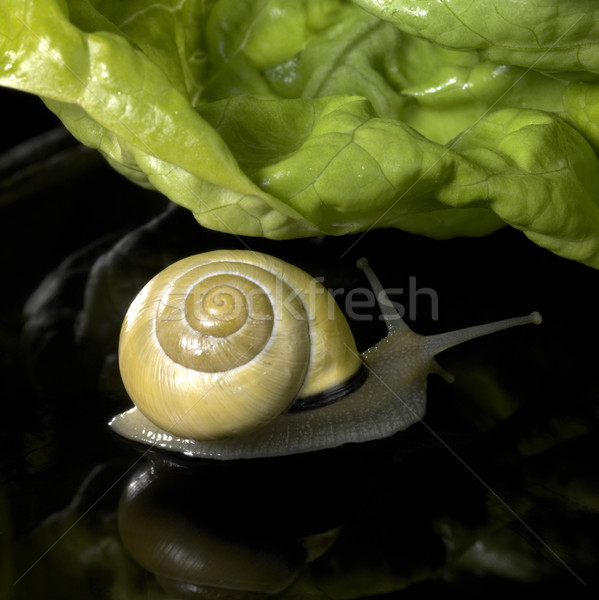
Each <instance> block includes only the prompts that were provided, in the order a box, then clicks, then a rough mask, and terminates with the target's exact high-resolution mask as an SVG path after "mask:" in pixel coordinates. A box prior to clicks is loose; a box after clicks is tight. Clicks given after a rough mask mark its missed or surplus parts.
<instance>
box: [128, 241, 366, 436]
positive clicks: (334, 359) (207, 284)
mask: <svg viewBox="0 0 599 600" xmlns="http://www.w3.org/2000/svg"><path fill="white" fill-rule="evenodd" d="M119 362H120V368H121V374H122V377H123V382H124V384H125V387H126V388H127V391H128V393H129V395H130V396H131V398H132V399H133V401H134V402H135V404H136V405H137V406H138V408H139V409H140V410H141V411H142V412H143V413H144V414H145V415H146V417H147V418H148V419H150V420H151V421H152V422H153V423H155V424H157V425H158V426H160V427H161V428H163V429H165V430H167V431H168V432H169V433H172V434H174V435H178V436H181V437H188V438H194V439H214V438H222V437H230V436H233V435H238V434H240V433H245V432H247V431H250V430H252V429H255V428H256V427H259V426H260V425H263V424H265V423H267V422H269V421H270V420H272V419H273V418H274V417H276V416H278V415H279V414H280V413H282V412H284V411H285V410H286V409H287V408H288V407H289V406H290V405H291V404H292V402H293V401H294V400H295V399H296V398H297V397H298V396H301V395H312V394H315V393H318V392H322V391H324V390H326V389H328V388H330V387H334V386H335V385H336V384H339V383H340V382H343V381H345V380H346V379H349V378H350V377H351V376H352V375H353V374H354V373H355V372H356V371H357V369H358V367H359V364H360V363H359V358H358V354H357V351H356V349H355V344H354V342H353V338H352V336H351V332H350V330H349V327H348V325H347V323H346V321H345V319H344V318H343V315H342V314H341V312H340V310H339V308H338V307H337V305H336V304H335V302H334V301H333V300H332V298H331V297H330V296H329V294H328V292H327V291H326V289H325V288H324V287H323V286H321V285H320V284H319V283H318V282H317V281H316V280H314V279H313V278H312V277H311V276H309V275H308V274H306V273H304V272H303V271H301V270H300V269H298V268H297V267H293V266H292V265H289V264H287V263H285V262H283V261H280V260H278V259H274V258H273V257H270V256H266V255H262V254H258V253H254V252H249V251H216V252H209V253H205V254H202V255H198V256H193V257H190V258H187V259H184V260H181V261H179V262H177V263H175V264H174V265H171V266H170V267H169V268H167V269H165V270H164V271H162V272H161V273H159V274H158V275H157V276H156V277H155V278H154V279H152V280H151V281H150V282H149V283H148V284H147V285H146V287H144V289H143V290H142V291H141V292H140V293H139V294H138V296H137V298H136V299H135V300H134V302H133V303H132V305H131V307H130V309H129V312H128V313H127V316H126V318H125V321H124V323H123V327H122V330H121V340H120V346H119Z"/></svg>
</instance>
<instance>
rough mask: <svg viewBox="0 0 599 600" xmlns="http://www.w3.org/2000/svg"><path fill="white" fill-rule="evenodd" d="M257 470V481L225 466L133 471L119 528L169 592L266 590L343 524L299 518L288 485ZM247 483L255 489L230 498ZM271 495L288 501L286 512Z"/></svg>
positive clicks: (322, 547)
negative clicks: (235, 501) (318, 524)
mask: <svg viewBox="0 0 599 600" xmlns="http://www.w3.org/2000/svg"><path fill="white" fill-rule="evenodd" d="M219 466H221V467H222V465H219ZM277 473H278V471H276V472H275V475H276V474H277ZM255 475H256V476H257V481H253V480H252V478H251V476H246V474H245V470H244V472H241V469H240V470H238V471H235V476H234V477H231V473H230V472H229V470H228V469H225V471H222V470H219V471H211V470H210V469H202V468H199V469H198V470H196V469H194V468H189V469H188V468H187V467H183V466H179V465H176V464H174V463H171V464H169V463H167V462H162V463H159V462H156V463H155V462H152V463H150V462H148V463H145V464H143V465H142V466H141V468H138V469H137V470H136V472H135V473H134V474H133V475H132V476H131V477H130V479H129V481H128V484H127V486H126V487H125V488H124V490H123V493H122V495H121V499H120V502H119V506H118V528H119V535H120V538H121V541H122V542H123V545H124V547H125V548H126V549H127V551H128V552H129V554H130V555H131V556H132V557H133V559H134V560H135V561H136V562H137V563H138V564H139V565H141V566H142V567H143V568H144V569H146V570H147V571H149V572H150V573H152V574H153V575H154V576H155V578H156V580H157V581H158V583H159V584H160V586H161V587H162V588H163V589H164V590H165V591H166V592H167V593H168V594H169V598H170V597H172V598H203V599H216V598H218V599H221V600H222V599H227V600H237V599H239V600H241V599H247V600H260V599H265V598H268V597H270V596H272V595H274V594H278V593H279V592H281V591H282V590H284V589H285V588H287V587H289V586H290V585H291V584H292V583H293V582H294V581H295V580H296V579H297V577H298V576H299V575H300V574H301V573H302V572H303V570H304V569H305V568H307V567H308V565H309V564H310V563H312V562H313V561H314V560H315V559H317V558H319V557H320V556H322V555H323V554H324V553H325V552H327V551H328V550H329V548H330V547H331V546H332V544H333V543H334V542H335V540H336V539H337V537H338V534H339V533H340V531H341V526H340V525H331V526H330V527H325V528H323V529H316V530H315V529H313V528H310V526H309V524H308V525H307V524H306V523H304V524H303V525H301V526H296V523H295V521H294V519H293V514H294V513H295V512H296V511H293V510H291V511H290V510H289V507H290V506H292V505H293V502H294V498H293V496H292V495H291V494H292V493H291V492H289V493H288V492H287V491H286V489H280V488H279V484H280V479H279V478H278V477H274V478H272V477H271V478H270V480H269V479H268V477H267V474H266V473H264V474H263V473H260V472H258V473H256V474H255ZM245 484H247V485H248V486H250V485H251V486H254V485H256V489H255V490H254V492H253V493H252V494H248V495H247V496H246V498H245V499H244V502H243V503H242V504H243V505H242V506H241V505H240V506H235V505H233V506H232V505H231V499H232V498H237V497H238V493H239V489H240V485H245ZM304 487H305V488H306V489H308V487H309V486H307V485H305V484H304ZM325 488H326V486H324V487H323V489H322V490H320V492H322V493H323V496H322V497H321V498H326V497H327V492H326V489H325ZM295 489H296V488H295V486H294V490H295ZM248 496H249V497H248ZM312 498H313V492H312ZM276 502H284V503H285V507H286V509H287V510H286V512H285V513H284V512H283V511H282V510H281V511H279V510H277V508H276V506H273V505H275V503H276ZM273 508H274V510H273ZM285 515H286V516H285ZM303 528H305V530H302V529H303Z"/></svg>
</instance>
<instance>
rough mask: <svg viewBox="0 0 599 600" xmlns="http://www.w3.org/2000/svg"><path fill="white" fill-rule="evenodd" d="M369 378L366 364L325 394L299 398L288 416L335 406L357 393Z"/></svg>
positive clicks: (290, 408)
mask: <svg viewBox="0 0 599 600" xmlns="http://www.w3.org/2000/svg"><path fill="white" fill-rule="evenodd" d="M367 377H368V369H367V368H366V366H365V365H364V364H362V365H360V367H359V368H358V370H357V371H356V372H355V373H354V374H353V375H352V376H351V377H350V378H349V379H346V380H345V381H343V382H342V383H340V384H338V385H336V386H334V387H332V388H329V389H328V390H324V391H323V392H319V393H318V394H312V395H310V396H305V397H303V398H297V399H296V400H295V402H294V403H293V404H292V405H291V406H290V407H289V409H288V410H287V413H286V414H295V413H300V412H306V411H308V410H316V409H317V408H322V407H323V406H328V405H329V404H333V403H335V402H337V401H338V400H341V399H342V398H344V397H345V396H347V395H349V394H351V393H353V392H355V391H356V390H357V389H358V388H359V387H361V386H362V385H363V384H364V382H365V381H366V378H367Z"/></svg>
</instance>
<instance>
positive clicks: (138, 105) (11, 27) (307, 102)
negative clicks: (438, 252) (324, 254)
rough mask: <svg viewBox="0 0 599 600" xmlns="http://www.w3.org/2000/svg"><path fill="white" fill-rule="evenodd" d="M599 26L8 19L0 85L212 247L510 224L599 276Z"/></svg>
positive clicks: (467, 231) (100, 8) (16, 14)
mask: <svg viewBox="0 0 599 600" xmlns="http://www.w3.org/2000/svg"><path fill="white" fill-rule="evenodd" d="M595 4H596V3H593V2H590V1H587V2H579V1H578V2H560V3H559V10H558V5H557V2H556V1H554V2H546V1H544V2H540V0H527V1H526V2H522V1H519V2H515V1H512V2H508V3H503V4H502V5H501V8H498V7H496V6H495V3H491V2H489V1H484V2H483V1H481V2H479V3H473V2H471V1H460V0H454V1H453V2H452V3H451V4H449V3H447V2H418V1H414V2H410V3H406V2H401V1H395V0H391V1H389V2H386V3H381V2H370V1H367V0H360V1H358V0H356V1H355V2H351V1H349V0H345V1H344V0H203V1H200V0H130V1H128V2H119V1H117V0H31V1H29V2H27V3H22V2H20V1H18V0H7V2H4V3H3V4H2V6H1V7H0V53H1V56H2V58H1V61H2V63H1V64H0V84H1V85H4V86H7V87H12V88H15V89H19V90H23V91H26V92H29V93H33V94H36V95H38V96H40V97H41V98H42V99H43V100H44V102H45V103H46V104H47V106H48V107H49V108H50V109H51V110H52V111H53V112H55V113H56V114H57V115H58V116H59V118H60V119H61V120H62V122H63V123H64V124H65V126H66V127H67V128H68V129H69V130H70V131H71V133H72V134H73V135H74V136H75V137H76V138H77V139H79V140H80V141H81V142H82V143H84V144H86V145H88V146H90V147H93V148H97V149H98V150H99V151H100V152H101V153H102V154H103V155H104V156H105V157H106V158H107V160H108V161H109V162H110V164H111V165H113V166H114V167H115V168H116V169H117V170H118V171H119V172H121V173H122V174H123V175H125V176H126V177H128V178H129V179H131V180H133V181H135V182H137V183H139V184H140V185H144V186H146V187H150V188H154V189H156V190H158V191H160V192H161V193H163V194H165V195H166V196H167V197H168V198H170V199H171V200H172V201H173V202H176V203H178V204H180V205H182V206H185V207H186V208H188V209H189V210H190V211H192V212H193V214H194V216H195V218H196V219H197V220H198V222H199V223H201V224H202V225H204V226H206V227H209V228H212V229H216V230H219V231H224V232H228V233H233V234H238V235H250V236H265V237H269V238H273V239H286V238H294V237H306V236H313V235H320V234H328V235H342V234H345V233H355V232H361V231H366V230H369V229H371V228H376V227H397V228H401V229H403V230H405V231H409V232H412V233H419V234H424V235H427V236H430V237H435V238H449V237H453V236H458V235H469V236H481V235H486V234H488V233H490V232H492V231H495V230H496V229H498V228H500V227H502V226H504V225H506V224H508V225H511V226H513V227H515V228H517V229H519V230H521V231H523V232H524V234H525V235H527V236H528V237H529V238H530V239H531V240H533V241H534V242H535V243H537V244H539V245H541V246H543V247H545V248H547V249H549V250H551V251H553V252H555V253H557V254H559V255H560V256H564V257H567V258H570V259H574V260H577V261H580V262H582V263H584V264H587V265H590V266H592V267H594V268H599V206H598V202H597V198H598V191H599V162H598V161H597V157H596V152H599V133H598V123H599V121H598V118H599V114H598V113H597V111H598V110H599V109H597V108H596V107H597V106H599V102H597V95H598V94H599V87H598V86H599V83H598V82H596V79H597V74H598V73H599V54H598V47H599V46H598V43H597V40H598V37H597V27H598V26H597V19H595V18H593V15H594V14H595V12H596V9H595ZM359 5H360V6H359ZM364 9H366V10H364ZM583 15H587V17H586V18H582V17H583ZM508 16H509V19H508Z"/></svg>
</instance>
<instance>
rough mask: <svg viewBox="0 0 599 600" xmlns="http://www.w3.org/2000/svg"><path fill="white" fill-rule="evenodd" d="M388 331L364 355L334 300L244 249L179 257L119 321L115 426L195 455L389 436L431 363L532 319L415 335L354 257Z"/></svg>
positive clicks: (413, 405)
mask: <svg viewBox="0 0 599 600" xmlns="http://www.w3.org/2000/svg"><path fill="white" fill-rule="evenodd" d="M358 267H359V268H360V269H361V270H363V272H364V273H365V275H366V277H367V278H368V280H369V282H370V285H371V287H372V289H373V291H374V293H375V296H376V298H377V301H378V304H379V307H380V310H381V313H382V317H383V319H384V320H385V322H386V325H387V329H388V333H387V335H386V337H384V338H383V339H382V340H381V341H379V342H378V343H377V344H375V345H374V346H373V347H372V348H369V349H368V350H366V351H365V352H363V353H359V352H358V350H357V348H356V344H355V342H354V339H353V336H352V332H351V330H350V327H349V325H348V323H347V321H346V319H345V317H344V315H343V313H342V311H341V309H340V308H339V307H338V306H337V304H336V302H335V301H334V299H333V298H332V296H331V295H330V294H329V292H328V290H327V289H326V288H325V287H324V286H323V285H322V284H321V283H320V282H318V281H317V280H316V279H314V278H312V277H311V276H310V275H308V274H307V273H305V272H304V271H302V270H301V269H299V268H298V267H295V266H293V265H291V264H288V263H287V262H284V261H282V260H279V259H277V258H274V257H272V256H269V255H265V254H260V253H257V252H252V251H248V250H236V251H228V250H217V251H213V252H206V253H204V254H199V255H195V256H191V257H188V258H185V259H183V260H180V261H178V262H176V263H174V264H172V265H171V266H169V267H167V268H166V269H165V270H164V271H162V272H161V273H159V274H158V275H156V276H155V277H154V278H153V279H152V280H151V281H150V282H148V284H147V285H146V286H145V287H144V288H143V289H142V290H141V291H140V292H139V294H138V295H137V297H136V298H135V299H134V301H133V302H132V304H131V306H130V308H129V310H128V311H127V314H126V316H125V319H124V321H123V325H122V329H121V335H120V340H119V367H120V371H121V376H122V380H123V383H124V386H125V389H126V391H127V393H128V395H129V396H130V398H131V399H132V401H133V403H134V405H135V406H134V407H133V408H132V409H130V410H127V411H125V412H124V413H122V414H119V415H117V416H115V417H114V418H113V419H112V420H111V421H110V423H109V426H110V428H111V429H112V430H113V431H114V432H116V433H117V434H119V435H120V436H123V437H125V438H127V439H129V440H131V441H134V442H141V443H144V444H146V445H150V446H153V447H157V448H162V449H164V450H167V451H173V452H179V453H182V454H184V455H187V456H190V457H201V458H210V459H220V460H230V459H244V458H262V457H273V456H285V455H291V454H300V453H305V452H313V451H318V450H324V449H329V448H334V447H337V446H340V445H343V444H348V443H359V442H367V441H372V440H377V439H382V438H387V437H389V436H391V435H393V434H395V433H397V432H399V431H401V430H404V429H406V428H408V427H409V426H410V425H412V424H414V423H416V422H417V421H419V420H421V419H422V418H423V416H424V414H425V411H426V387H427V377H428V375H429V374H431V373H436V374H439V375H441V376H443V377H444V378H445V379H447V380H449V381H451V380H452V377H451V375H449V374H448V373H447V372H446V371H445V370H444V369H443V368H442V367H441V366H440V365H439V364H438V363H437V362H436V360H435V359H434V357H435V355H437V354H438V353H440V352H442V351H443V350H446V349H448V348H450V347H453V346H455V345H457V344H460V343H462V342H465V341H467V340H471V339H473V338H476V337H479V336H482V335H486V334H489V333H492V332H496V331H500V330H503V329H506V328H509V327H513V326H516V325H523V324H528V323H540V322H541V316H540V315H539V313H538V312H533V313H531V314H529V315H526V316H520V317H513V318H508V319H505V320H501V321H497V322H494V323H488V324H484V325H477V326H473V327H467V328H465V329H460V330H457V331H453V332H448V333H441V334H435V335H430V336H422V335H419V334H417V333H415V332H413V331H412V330H411V329H410V328H409V326H408V325H407V324H406V323H405V321H403V319H402V318H401V316H400V315H399V314H398V312H397V310H396V309H395V307H394V305H393V303H392V302H391V301H390V299H389V298H388V296H387V295H386V293H385V290H384V289H383V287H382V285H381V283H380V281H379V280H378V278H377V276H376V275H375V273H374V272H373V271H372V269H371V268H370V266H369V265H368V263H367V261H366V260H365V259H360V260H359V261H358Z"/></svg>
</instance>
